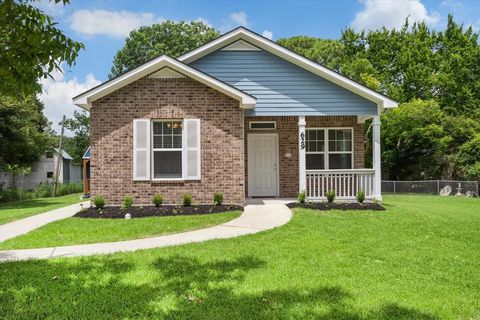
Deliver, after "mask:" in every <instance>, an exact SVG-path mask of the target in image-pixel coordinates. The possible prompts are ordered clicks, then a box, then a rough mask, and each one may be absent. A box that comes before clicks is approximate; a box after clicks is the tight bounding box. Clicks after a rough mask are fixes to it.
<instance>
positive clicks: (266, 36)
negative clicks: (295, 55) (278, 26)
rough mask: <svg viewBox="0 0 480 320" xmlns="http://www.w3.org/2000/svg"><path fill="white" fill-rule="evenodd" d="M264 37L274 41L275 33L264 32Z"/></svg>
mask: <svg viewBox="0 0 480 320" xmlns="http://www.w3.org/2000/svg"><path fill="white" fill-rule="evenodd" d="M262 36H264V37H265V38H267V39H270V40H272V37H273V32H272V31H269V30H264V31H263V32H262Z"/></svg>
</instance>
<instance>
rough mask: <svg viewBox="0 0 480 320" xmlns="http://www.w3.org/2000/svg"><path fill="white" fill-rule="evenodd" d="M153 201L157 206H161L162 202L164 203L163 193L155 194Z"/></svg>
mask: <svg viewBox="0 0 480 320" xmlns="http://www.w3.org/2000/svg"><path fill="white" fill-rule="evenodd" d="M152 202H153V204H154V205H155V207H157V208H158V207H161V206H162V204H163V196H162V195H161V194H156V195H154V196H153V199H152Z"/></svg>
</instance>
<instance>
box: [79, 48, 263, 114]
mask: <svg viewBox="0 0 480 320" xmlns="http://www.w3.org/2000/svg"><path fill="white" fill-rule="evenodd" d="M163 68H169V69H172V70H174V71H177V72H178V73H180V74H182V75H185V76H186V77H188V78H191V79H194V80H196V81H199V82H201V83H203V84H205V85H207V86H209V87H211V88H213V89H215V90H217V91H220V92H222V93H224V94H226V95H227V96H230V97H232V98H234V99H235V100H238V101H239V102H240V106H241V107H242V108H245V109H248V108H253V107H254V106H255V102H256V99H255V97H253V96H251V95H249V94H247V93H245V92H243V91H241V90H239V89H237V88H235V87H233V86H231V85H229V84H226V83H225V82H222V81H220V80H218V79H215V78H214V77H212V76H209V75H208V74H206V73H203V72H201V71H199V70H197V69H195V68H192V67H190V66H188V65H186V64H184V63H182V62H180V61H178V60H176V59H174V58H171V57H169V56H167V55H161V56H160V57H157V58H155V59H153V60H150V61H148V62H147V63H144V64H142V65H141V66H139V67H137V68H135V69H133V70H130V71H128V72H126V73H124V74H122V75H120V76H118V77H116V78H113V79H111V80H109V81H106V82H104V83H102V84H100V85H98V86H96V87H94V88H92V89H90V90H87V91H85V92H83V93H81V94H79V95H77V96H76V97H74V98H73V103H74V104H75V105H77V106H79V107H81V108H83V109H86V110H89V109H90V107H91V103H92V102H93V101H95V100H98V99H100V98H102V97H104V96H106V95H108V94H110V93H112V92H114V91H116V90H118V89H120V88H122V87H124V86H126V85H128V84H130V83H132V82H134V81H136V80H138V79H140V78H143V77H145V76H148V75H151V74H153V73H155V72H157V71H159V70H161V69H163Z"/></svg>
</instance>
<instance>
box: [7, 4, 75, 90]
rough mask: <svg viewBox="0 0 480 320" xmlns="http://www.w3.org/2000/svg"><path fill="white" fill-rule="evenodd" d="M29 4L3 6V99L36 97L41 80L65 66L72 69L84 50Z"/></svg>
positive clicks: (49, 18) (48, 17)
mask: <svg viewBox="0 0 480 320" xmlns="http://www.w3.org/2000/svg"><path fill="white" fill-rule="evenodd" d="M53 1H54V2H56V3H59V2H63V3H64V4H66V3H68V2H69V0H53ZM28 2H29V1H28V0H25V1H14V0H3V1H1V2H0V48H1V49H0V95H16V96H18V95H22V94H23V95H25V96H28V95H32V94H35V93H36V92H38V91H40V84H39V83H38V79H40V78H46V77H51V74H52V72H53V71H55V70H59V71H61V68H60V65H61V64H62V63H63V62H65V63H67V64H68V65H72V64H73V63H74V61H75V59H76V58H77V55H78V52H79V51H80V49H82V48H83V44H81V43H79V42H76V41H74V40H72V39H70V38H68V37H67V36H65V35H64V34H63V32H62V31H61V30H60V29H58V28H56V27H55V25H56V23H55V22H54V21H53V20H52V18H51V17H50V16H48V15H46V14H45V13H44V12H42V11H41V10H40V9H37V8H35V7H34V6H32V5H31V4H30V3H28Z"/></svg>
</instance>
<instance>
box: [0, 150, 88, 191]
mask: <svg viewBox="0 0 480 320" xmlns="http://www.w3.org/2000/svg"><path fill="white" fill-rule="evenodd" d="M57 157H58V149H53V150H51V151H47V152H45V154H44V155H42V156H41V157H40V160H38V161H37V162H36V163H35V164H34V165H33V166H32V171H31V172H30V173H29V174H28V175H26V176H19V177H17V179H16V182H15V185H16V187H18V188H23V189H27V190H28V189H32V188H33V187H35V186H36V185H37V184H39V183H42V182H52V181H53V179H54V178H53V177H54V175H55V165H56V163H57ZM72 160H73V158H72V157H71V156H70V155H69V154H68V153H67V152H66V151H65V150H63V151H62V157H61V161H60V170H59V175H58V181H59V182H60V183H69V182H80V181H81V180H82V169H81V166H80V165H76V164H73V163H72ZM11 186H12V176H11V175H10V174H9V173H6V172H1V171H0V190H3V189H6V188H9V187H11Z"/></svg>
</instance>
